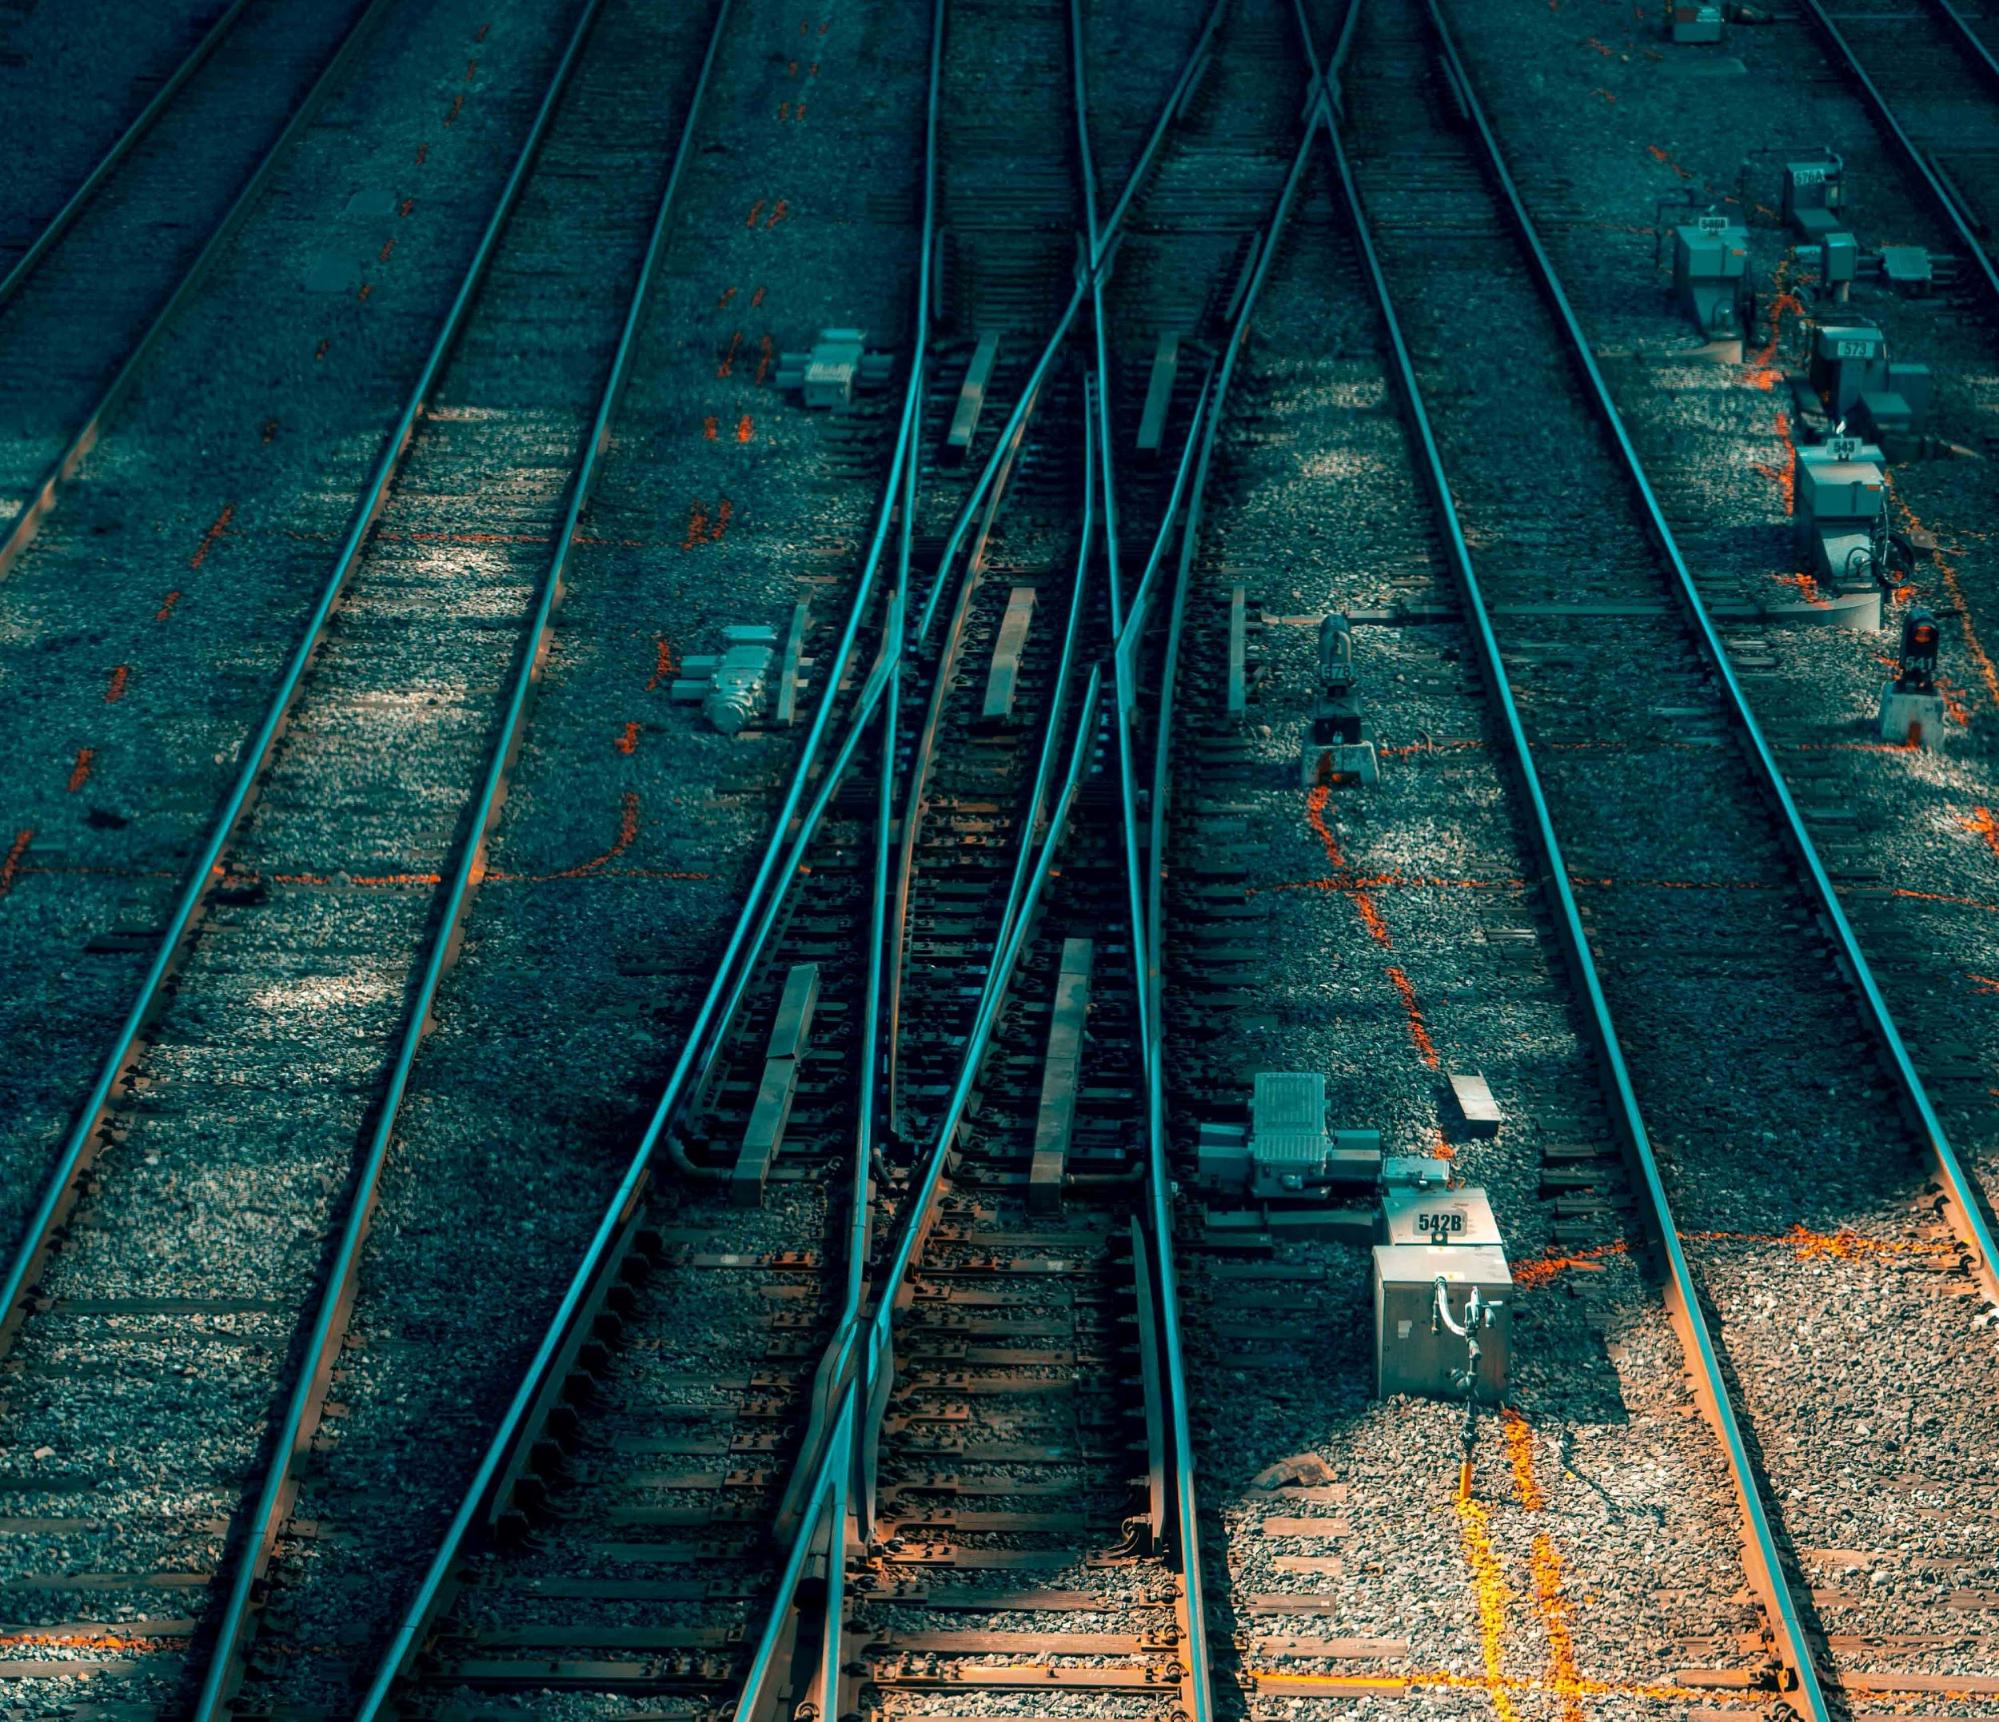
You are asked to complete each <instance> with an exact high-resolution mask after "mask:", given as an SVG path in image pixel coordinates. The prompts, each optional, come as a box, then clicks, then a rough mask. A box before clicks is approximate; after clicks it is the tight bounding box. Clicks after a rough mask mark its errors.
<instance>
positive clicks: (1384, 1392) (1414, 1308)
mask: <svg viewBox="0 0 1999 1722" xmlns="http://www.w3.org/2000/svg"><path fill="white" fill-rule="evenodd" d="M1439 1277H1441V1278H1442V1279H1443V1281H1444V1287H1445V1296H1446V1298H1447V1299H1448V1300H1449V1305H1450V1311H1451V1316H1452V1319H1453V1320H1455V1321H1457V1322H1458V1323H1459V1324H1460V1325H1462V1324H1463V1323H1464V1321H1465V1319H1466V1310H1467V1308H1468V1307H1469V1305H1470V1303H1471V1294H1472V1291H1473V1289H1474V1288H1476V1289H1477V1291H1478V1295H1479V1297H1480V1299H1481V1301H1483V1302H1485V1303H1487V1304H1488V1305H1492V1306H1495V1307H1494V1308H1493V1309H1492V1322H1491V1325H1490V1326H1488V1327H1485V1328H1482V1329H1481V1330H1480V1332H1479V1347H1480V1354H1479V1372H1478V1394H1479V1397H1480V1398H1481V1399H1482V1400H1486V1401H1488V1402H1497V1401H1498V1400H1499V1398H1500V1397H1501V1395H1502V1394H1503V1393H1504V1392H1505V1390H1506V1372H1507V1365H1508V1363H1509V1361H1510V1360H1511V1356H1512V1349H1513V1348H1512V1334H1511V1326H1512V1310H1511V1308H1510V1305H1509V1302H1508V1300H1509V1298H1510V1296H1511V1293H1512V1290H1513V1276H1512V1273H1511V1272H1510V1271H1509V1270H1508V1268H1507V1265H1506V1252H1505V1251H1504V1250H1502V1249H1501V1248H1499V1246H1498V1245H1497V1244H1376V1245H1375V1246H1374V1342H1375V1350H1374V1390H1375V1392H1376V1394H1377V1395H1379V1396H1380V1397H1382V1398H1386V1397H1387V1396H1388V1395H1389V1394H1391V1393H1413V1394H1420V1395H1421V1396H1423V1397H1424V1398H1428V1399H1457V1398H1460V1397H1461V1396H1462V1393H1463V1389H1462V1388H1460V1387H1458V1386H1457V1385H1456V1384H1455V1383H1454V1382H1453V1381H1452V1379H1451V1377H1452V1375H1453V1374H1454V1373H1455V1372H1456V1371H1458V1370H1461V1369H1462V1368H1463V1367H1464V1363H1465V1355H1466V1354H1465V1342H1464V1341H1463V1340H1462V1339H1460V1338H1458V1337H1457V1335H1455V1334H1453V1333H1451V1332H1450V1331H1449V1330H1448V1329H1447V1328H1445V1327H1444V1326H1443V1325H1442V1324H1441V1323H1439V1322H1438V1321H1437V1320H1436V1297H1437V1293H1436V1284H1437V1280H1438V1279H1439Z"/></svg>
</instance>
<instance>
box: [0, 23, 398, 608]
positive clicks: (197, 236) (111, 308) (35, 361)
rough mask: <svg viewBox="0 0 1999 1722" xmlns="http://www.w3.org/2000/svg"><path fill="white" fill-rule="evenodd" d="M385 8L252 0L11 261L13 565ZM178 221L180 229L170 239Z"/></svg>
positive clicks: (349, 286) (2, 479)
mask: <svg viewBox="0 0 1999 1722" xmlns="http://www.w3.org/2000/svg"><path fill="white" fill-rule="evenodd" d="M379 11H380V8H379V7H374V6H370V5H357V6H351V7H311V6H286V5H283V4H278V5H262V6H257V7H254V8H252V9H251V10H250V15H249V16H247V17H244V18H241V19H237V20H235V21H234V22H232V24H231V25H230V27H229V28H228V29H226V30H225V31H223V32H222V33H221V35H220V39H219V40H218V41H216V42H215V43H214V45H213V47H212V48H210V50H209V51H208V52H206V53H205V54H202V55H200V56H199V58H198V60H197V61H196V63H195V64H193V65H192V66H191V67H190V68H189V70H188V76H187V79H186V81H185V83H184V84H182V85H181V86H180V87H179V88H178V89H176V90H175V91H174V92H173V96H172V99H171V100H170V101H169V102H167V103H166V104H165V105H164V107H163V109H162V110H161V111H160V112H159V113H158V114H157V115H156V116H154V117H153V118H152V120H151V123H149V124H146V125H143V126H140V127H138V128H137V131H136V135H134V134H133V133H131V132H128V133H127V135H126V137H124V138H121V139H120V140H119V142H118V143H116V144H114V145H113V146H112V150H111V152H110V153H109V155H108V156H107V158H106V159H105V160H104V161H103V162H101V163H100V167H99V169H97V170H94V171H93V173H92V174H91V175H90V176H88V177H87V178H86V180H85V182H84V183H83V184H82V185H80V186H79V187H77V188H76V192H75V194H73V196H72V197H71V198H70V199H68V200H66V201H65V203H64V205H63V207H62V208H60V209H58V210H57V211H56V213H55V214H54V215H53V216H51V218H50V220H49V222H48V223H47V224H46V225H45V226H44V227H43V229H42V230H41V231H40V232H39V233H38V234H37V235H36V236H35V237H34V238H33V239H32V240H31V241H30V242H29V243H28V244H27V245H26V246H25V247H24V248H23V249H22V250H21V252H20V254H19V255H18V256H16V257H15V258H13V259H11V260H10V262H9V265H8V268H7V272H6V274H5V275H4V276H0V341H5V342H6V343H7V345H8V348H9V350H10V351H11V352H12V353H13V354H14V355H15V358H14V360H13V362H12V363H11V364H10V365H9V366H8V373H7V393H6V398H5V405H4V406H0V413H4V415H5V416H4V418H0V437H4V446H5V449H6V454H5V465H4V467H0V498H4V499H5V506H6V509H7V514H8V525H7V533H6V537H5V538H4V539H0V574H4V573H5V572H7V571H8V570H10V569H11V568H12V567H13V566H14V564H15V562H16V561H17V560H18V559H19V557H20V555H21V552H22V551H23V550H24V549H25V548H26V546H27V544H28V542H29V540H30V539H31V538H32V537H33V536H34V533H35V531H36V530H37V528H38V527H39V526H40V524H41V521H42V518H43V516H44V515H46V514H47V512H48V511H49V510H50V509H51V508H53V507H54V506H55V500H56V493H57V491H58V490H59V489H60V488H61V487H62V486H63V485H64V484H66V483H68V482H69V481H70V479H72V478H73V477H74V476H75V474H76V471H77V469H78V467H79V466H81V465H82V463H83V461H84V459H85V457H86V456H87V455H88V454H89V452H90V450H91V448H92V447H93V446H94V444H95V443H96V441H97V439H98V437H99V436H100V435H101V434H102V432H103V429H104V426H105V424H106V422H107V420H108V419H109V418H110V416H111V414H112V413H113V412H115V411H116V410H117V407H118V405H119V403H120V402H121V401H122V400H123V399H124V397H125V395H126V393H127V392H128V391H129V390H130V388H131V387H132V384H133V382H134V381H135V380H136V377H137V374H138V371H139V369H140V367H141V366H142V365H143V364H144V362H145V360H146V357H147V356H148V354H150V353H151V352H152V351H153V350H154V349H155V347H156V346H157V344H158V343H159V341H160V339H161V337H162V335H163V334H164V332H165V330H166V328H167V327H168V325H169V324H170V322H171V321H172V319H173V316H174V314H175V312H176V311H178V310H179V309H180V307H181V306H183V305H184V304H186V303H187V302H188V300H189V299H190V298H191V297H192V296H193V295H194V294H195V293H196V292H197V291H198V290H199V288H200V286H201V283H202V281H203V280H204V279H205V278H206V276H207V275H208V273H209V271H210V270H211V269H212V268H213V267H214V265H215V263H216V262H217V261H218V260H219V259H220V258H221V257H222V255H223V254H224V252H225V250H226V249H227V247H228V245H229V242H230V240H231V238H232V237H233V236H234V234H235V233H236V232H237V230H238V229H239V228H240V227H241V225H242V223H243V221H244V219H245V218H246V217H247V216H248V215H249V214H250V213H251V211H252V210H253V209H254V208H255V207H256V204H257V200H258V197H259V196H260V194H261V193H262V191H263V189H264V187H265V186H266V184H267V183H268V182H269V180H270V178H271V176H272V174H273V173H274V172H276V171H277V170H278V168H279V166H280V165H281V163H282V162H283V161H284V160H285V157H286V152H287V148H288V146H289V145H291V144H292V143H293V142H294V140H296V139H297V138H298V137H299V136H300V135H301V134H302V133H303V132H304V131H305V130H306V129H307V128H308V127H309V126H311V125H312V123H313V121H314V119H315V117H316V116H317V114H318V113H319V111H320V109H321V106H322V105H323V104H324V102H325V101H326V100H327V98H328V97H329V96H330V95H331V94H332V93H333V92H334V91H335V90H336V89H337V88H339V85H340V79H341V77H342V74H343V73H344V72H345V71H346V69H347V68H348V67H349V65H351V63H352V61H353V58H354V56H355V54H356V53H357V51H359V50H360V49H361V48H362V47H363V46H364V45H365V43H366V40H367V35H368V32H369V30H370V28H371V27H372V26H373V24H374V23H375V21H376V18H377V16H378V14H379ZM390 208H393V200H392V201H391V204H390ZM384 213H386V211H385V212H384ZM162 231H164V232H165V233H167V234H170V235H173V236H174V238H172V239H170V240H168V241H167V242H166V243H160V242H159V241H158V240H157V238H155V237H154V236H155V235H157V234H159V233H161V232H162ZM141 235H145V236H146V238H145V241H144V242H143V243H141V242H138V241H139V236H141ZM330 266H331V265H330ZM337 267H339V268H340V270H341V276H340V279H339V281H338V282H337V283H334V284H333V285H334V290H337V291H349V292H351V291H353V290H354V288H355V287H358V286H359V285H360V280H359V272H358V270H356V269H354V268H353V266H352V265H350V264H346V263H344V262H343V263H341V264H339V265H337ZM349 277H352V279H350V278H349Z"/></svg>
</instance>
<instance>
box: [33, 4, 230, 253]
mask: <svg viewBox="0 0 1999 1722" xmlns="http://www.w3.org/2000/svg"><path fill="white" fill-rule="evenodd" d="M247 4H248V0H243V4H242V5H239V4H237V3H236V0H220V3H217V0H198V3H197V4H195V5H192V6H188V7H186V8H181V7H175V6H162V7H160V8H158V9H156V10H155V11H153V12H152V13H150V14H149V15H147V16H144V17H142V18H139V19H136V20H134V21H133V24H132V26H130V27H128V28H127V29H126V30H124V31H122V32H120V35H119V39H118V40H117V42H116V43H115V44H107V43H105V42H104V41H103V40H102V39H101V38H96V39H93V38H92V37H91V36H90V35H89V34H88V33H87V32H86V31H85V30H83V29H81V28H79V27H78V25H77V21H76V20H73V19H64V18H62V17H61V16H60V15H59V14H50V13H42V14H40V15H39V16H35V15H33V11H32V9H31V15H30V16H29V17H27V18H23V19H19V20H16V21H14V22H12V23H10V24H9V25H8V26H7V27H6V34H5V35H4V36H0V90H4V92H5V97H6V101H7V104H8V109H9V111H10V112H11V113H13V114H15V115H16V116H17V118H18V120H19V122H20V124H19V131H18V133H17V149H18V151H19V153H18V154H17V155H16V157H15V167H16V171H17V175H18V177H17V178H16V179H15V180H14V181H13V183H11V184H10V185H9V187H8V194H7V197H6V199H5V203H4V207H0V258H4V259H5V261H4V263H0V269H4V270H5V271H6V276H5V277H0V279H5V278H7V277H11V276H13V275H14V274H15V272H16V271H17V270H19V269H20V268H21V266H22V264H23V263H24V262H28V261H29V260H30V259H31V258H32V257H33V256H34V254H35V253H36V252H37V251H39V250H46V248H47V247H48V246H49V245H50V244H52V243H53V242H54V240H55V239H56V238H57V237H59V236H60V235H61V233H62V231H63V229H64V228H65V227H66V226H67V225H68V223H69V222H70V221H71V220H73V219H74V218H75V216H76V214H77V212H78V211H80V210H81V209H82V207H83V206H84V205H85V204H86V203H88V202H89V200H90V196H91V193H92V192H93V191H95V189H96V188H97V186H98V185H100V184H102V183H103V181H104V179H105V178H106V177H107V176H108V174H109V173H110V171H111V170H112V169H113V168H114V167H115V166H116V164H117V163H118V162H119V161H121V160H123V159H124V157H125V155H126V154H127V153H128V152H129V151H130V149H131V147H132V145H133V144H135V143H136V142H137V141H138V140H139V139H140V138H142V137H143V136H145V134H146V132H147V131H148V130H149V129H151V127H152V124H153V122H154V121H155V120H157V119H158V118H159V116H160V115H161V114H162V113H164V112H165V111H166V109H167V107H168V106H169V105H170V104H171V103H172V101H173V99H174V97H175V95H177V94H178V93H179V91H180V89H181V87H182V86H183V85H184V84H185V83H186V82H187V80H188V79H189V78H190V77H192V76H193V75H194V73H195V72H196V71H197V70H198V69H199V68H200V66H201V64H202V62H203V61H204V60H205V59H206V58H207V56H208V55H209V54H210V53H211V52H213V51H214V49H215V47H216V45H217V44H218V43H220V42H221V40H222V39H223V37H224V36H225V35H227V33H228V31H229V27H230V26H231V25H232V24H234V23H235V22H236V20H237V19H238V18H239V17H240V16H241V15H242V12H243V6H244V5H247ZM107 50H108V51H107Z"/></svg>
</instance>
